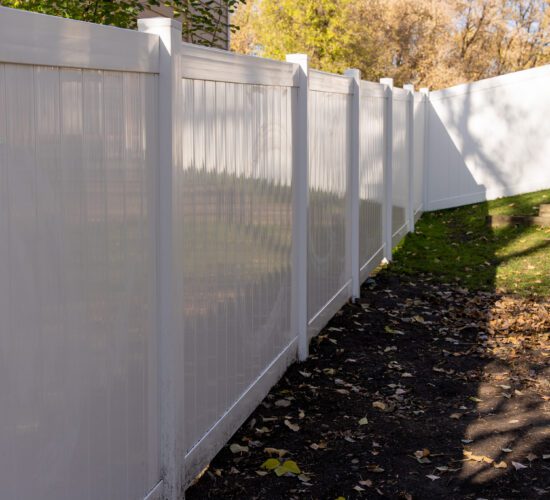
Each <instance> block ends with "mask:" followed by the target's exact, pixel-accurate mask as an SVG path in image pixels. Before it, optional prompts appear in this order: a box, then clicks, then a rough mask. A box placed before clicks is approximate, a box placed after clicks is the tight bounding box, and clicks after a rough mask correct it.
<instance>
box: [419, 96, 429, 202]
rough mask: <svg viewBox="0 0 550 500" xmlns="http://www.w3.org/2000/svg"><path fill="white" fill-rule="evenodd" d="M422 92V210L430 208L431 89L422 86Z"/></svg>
mask: <svg viewBox="0 0 550 500" xmlns="http://www.w3.org/2000/svg"><path fill="white" fill-rule="evenodd" d="M420 93H421V94H422V95H423V97H424V100H423V102H422V105H423V106H424V144H423V148H424V152H423V154H422V161H423V165H422V211H423V212H425V211H426V210H428V175H429V172H430V169H429V163H428V160H429V158H428V156H429V150H428V141H429V137H428V136H429V132H430V131H429V124H430V114H429V113H430V89H429V88H428V87H422V88H421V89H420Z"/></svg>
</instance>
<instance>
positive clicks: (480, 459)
mask: <svg viewBox="0 0 550 500" xmlns="http://www.w3.org/2000/svg"><path fill="white" fill-rule="evenodd" d="M464 456H465V457H466V459H467V460H473V461H475V462H485V463H487V464H492V463H493V462H494V460H493V459H492V458H489V457H486V456H485V455H474V454H473V453H472V452H471V451H467V450H464Z"/></svg>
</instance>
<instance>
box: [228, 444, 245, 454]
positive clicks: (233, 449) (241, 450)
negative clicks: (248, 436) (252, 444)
mask: <svg viewBox="0 0 550 500" xmlns="http://www.w3.org/2000/svg"><path fill="white" fill-rule="evenodd" d="M229 449H230V450H231V453H247V452H248V446H241V445H240V444H237V443H233V444H232V445H231V446H230V447H229Z"/></svg>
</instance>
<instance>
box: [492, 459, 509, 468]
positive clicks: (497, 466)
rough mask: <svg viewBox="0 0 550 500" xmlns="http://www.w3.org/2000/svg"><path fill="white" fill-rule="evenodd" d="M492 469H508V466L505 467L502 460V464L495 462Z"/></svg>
mask: <svg viewBox="0 0 550 500" xmlns="http://www.w3.org/2000/svg"><path fill="white" fill-rule="evenodd" d="M493 467H494V468H495V469H506V467H508V465H506V462H505V461H504V460H502V462H499V463H498V464H497V463H496V462H495V463H494V464H493Z"/></svg>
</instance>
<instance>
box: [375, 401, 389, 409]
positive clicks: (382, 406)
mask: <svg viewBox="0 0 550 500" xmlns="http://www.w3.org/2000/svg"><path fill="white" fill-rule="evenodd" d="M372 406H373V408H377V409H378V410H385V409H386V408H387V407H388V406H387V405H386V403H384V402H383V401H375V402H374V403H372Z"/></svg>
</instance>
